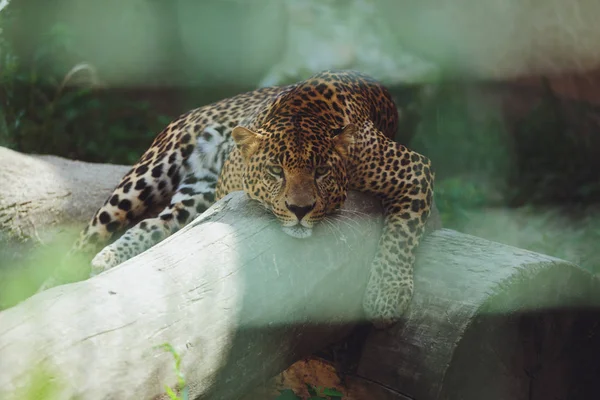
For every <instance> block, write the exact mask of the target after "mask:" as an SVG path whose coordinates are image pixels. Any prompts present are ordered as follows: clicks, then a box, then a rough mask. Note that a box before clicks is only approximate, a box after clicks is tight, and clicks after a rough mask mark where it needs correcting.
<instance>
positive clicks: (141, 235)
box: [71, 70, 435, 328]
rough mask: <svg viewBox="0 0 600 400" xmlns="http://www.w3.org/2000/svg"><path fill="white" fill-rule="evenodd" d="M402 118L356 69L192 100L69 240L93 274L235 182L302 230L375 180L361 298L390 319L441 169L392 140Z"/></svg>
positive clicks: (296, 231) (290, 230)
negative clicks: (378, 208)
mask: <svg viewBox="0 0 600 400" xmlns="http://www.w3.org/2000/svg"><path fill="white" fill-rule="evenodd" d="M398 121H399V114H398V108H397V107H396V105H395V103H394V101H393V98H392V96H391V94H390V92H389V90H388V89H387V88H386V87H385V86H383V85H382V84H381V83H379V82H378V81H377V80H375V79H374V78H372V77H370V76H368V75H366V74H363V73H361V72H357V71H350V70H341V71H340V70H338V71H336V70H328V71H323V72H320V73H317V74H315V75H313V76H311V77H309V78H307V79H306V80H303V81H301V82H298V83H294V84H290V85H286V86H274V87H263V88H258V89H256V90H253V91H250V92H247V93H242V94H238V95H236V96H234V97H231V98H227V99H224V100H221V101H218V102H216V103H213V104H210V105H206V106H203V107H200V108H197V109H195V110H192V111H189V112H187V113H185V114H183V115H181V116H180V117H178V118H177V119H175V120H174V121H173V122H171V123H170V124H169V125H168V126H167V127H166V128H165V129H164V130H163V131H162V132H160V133H159V134H158V136H157V137H156V138H155V139H154V141H153V142H152V144H151V146H150V147H149V148H148V149H147V150H146V151H145V152H144V153H143V155H142V156H141V158H140V159H139V161H138V162H137V163H136V164H135V165H133V167H132V168H131V169H130V170H129V172H127V174H126V175H125V176H124V177H123V178H122V180H121V181H120V183H119V184H118V186H117V187H116V189H114V191H113V192H112V193H111V194H110V196H109V197H108V198H107V200H106V201H105V203H104V204H103V205H102V206H101V207H100V208H99V209H98V210H97V212H96V213H95V214H94V215H93V217H92V218H91V220H90V222H89V223H88V225H87V226H86V227H85V229H84V230H83V231H82V232H81V234H80V236H79V238H78V239H77V241H76V242H75V244H74V246H73V248H72V250H71V252H76V253H88V254H91V255H94V254H95V256H93V258H92V260H91V270H92V275H95V274H98V273H101V272H103V271H106V270H109V269H111V268H114V267H116V266H117V265H119V264H121V263H123V262H124V261H126V260H128V259H130V258H132V257H134V256H135V255H137V254H140V253H142V252H144V251H145V250H147V249H148V248H150V247H152V246H154V245H155V244H157V243H158V242H160V241H162V240H163V239H165V238H166V237H168V236H170V235H172V234H173V233H174V232H176V231H177V230H179V229H181V228H182V227H183V226H185V225H186V224H188V223H189V222H191V221H192V220H193V219H194V218H195V217H196V216H198V215H200V214H202V213H203V212H205V211H206V210H207V209H208V208H209V207H211V205H212V204H214V203H215V202H216V201H218V200H219V199H221V198H223V197H224V196H225V195H227V194H229V193H231V192H234V191H244V192H245V193H246V195H247V196H248V197H249V198H250V199H252V200H254V201H257V202H259V203H260V204H261V205H262V206H264V207H265V208H267V209H268V210H269V211H270V212H271V213H272V214H273V215H274V216H275V217H276V219H277V220H278V221H279V223H280V225H281V229H282V230H283V231H284V232H285V233H286V234H288V235H290V236H293V237H295V238H298V239H302V238H306V237H309V236H310V235H311V232H312V230H313V227H314V226H315V225H316V224H318V223H319V222H320V221H322V220H323V219H324V218H326V217H327V216H329V215H335V213H337V212H339V211H340V210H341V209H342V207H343V205H344V202H345V200H346V198H347V194H348V192H349V191H360V192H365V193H367V194H370V195H372V196H374V197H376V198H377V199H379V201H380V202H381V205H382V210H383V221H384V222H383V229H382V233H381V236H380V239H379V242H378V245H377V250H376V253H375V256H374V258H373V261H372V263H371V265H370V271H369V278H368V280H367V284H366V289H365V292H364V294H363V300H362V306H363V311H364V314H365V316H366V318H367V319H368V320H369V321H371V322H372V323H373V324H374V325H375V326H376V327H379V328H385V327H389V326H390V325H393V324H394V323H395V322H397V321H398V320H399V319H400V318H401V317H402V315H403V314H404V313H405V312H406V310H407V308H408V306H409V304H410V301H411V299H412V296H413V290H414V283H413V268H414V263H415V254H416V249H417V247H418V245H419V242H420V240H421V238H422V236H423V233H424V228H425V224H426V222H427V219H428V217H429V214H430V211H431V205H432V197H433V182H434V178H435V174H434V172H433V168H432V165H431V161H430V160H429V159H428V158H427V157H425V156H423V155H421V154H419V153H417V152H415V151H412V150H410V149H409V148H407V147H406V146H405V145H403V144H400V143H398V142H396V141H394V137H395V135H396V133H397V130H398ZM118 234H122V235H121V236H120V237H118V238H116V239H115V237H117V235H118Z"/></svg>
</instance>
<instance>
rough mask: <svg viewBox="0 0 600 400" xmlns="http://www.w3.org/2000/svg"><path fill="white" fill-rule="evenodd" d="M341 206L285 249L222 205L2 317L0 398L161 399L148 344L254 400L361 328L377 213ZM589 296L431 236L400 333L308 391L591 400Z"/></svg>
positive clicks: (269, 227) (232, 206)
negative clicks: (43, 389) (343, 376)
mask: <svg viewBox="0 0 600 400" xmlns="http://www.w3.org/2000/svg"><path fill="white" fill-rule="evenodd" d="M4 154H6V153H3V154H2V155H4ZM25 157H27V156H25ZM1 162H3V158H2V157H0V163H1ZM102 168H103V167H102ZM124 168H125V170H126V167H124ZM68 172H69V171H68V169H67V170H66V171H65V175H64V176H63V178H64V177H65V176H67V177H68V176H69V174H68ZM108 175H110V174H107V175H106V176H108ZM21 176H23V177H24V178H23V182H22V183H21V184H23V185H26V184H27V183H26V182H24V181H25V180H26V174H25V173H22V175H21ZM119 177H120V173H119V174H116V173H115V175H114V179H115V182H116V181H117V180H118V179H119ZM14 185H15V184H14V183H13V187H15V186H14ZM44 185H45V186H44ZM112 185H113V184H110V185H108V188H107V189H106V193H108V191H110V189H111V188H112ZM30 187H32V188H40V187H41V188H45V189H44V190H49V189H50V188H51V187H52V182H48V183H46V181H41V182H40V183H39V186H36V185H32V186H30ZM2 195H3V196H5V193H2ZM23 195H24V196H27V195H28V192H24V194H23ZM104 196H105V195H104V194H102V195H99V198H100V200H98V201H99V202H100V203H101V202H102V201H104ZM96 206H97V205H93V206H92V208H94V207H96ZM346 208H347V209H348V210H349V211H347V215H346V217H350V220H348V219H347V218H340V219H338V220H337V221H335V222H334V225H331V226H329V225H327V224H322V225H321V226H320V228H319V229H316V231H315V233H314V236H313V237H312V238H311V239H308V240H304V241H298V240H296V239H292V238H290V237H288V236H286V235H284V234H282V233H281V229H280V227H279V226H278V224H277V223H276V221H274V220H273V219H272V218H270V217H269V214H268V213H267V212H266V211H264V210H262V209H261V208H260V207H257V206H256V205H255V204H254V203H252V202H249V201H248V200H246V199H245V197H244V196H243V195H242V194H241V193H235V194H232V195H230V196H228V197H227V198H226V199H223V200H222V201H221V202H219V203H217V204H216V205H215V206H214V207H213V208H211V210H210V211H209V212H207V213H206V214H204V215H203V216H202V217H200V218H199V219H197V220H196V221H194V222H193V223H192V224H190V226H188V227H186V228H185V229H183V230H182V231H180V232H178V233H177V234H175V235H174V236H172V237H170V238H168V239H167V240H165V241H164V242H162V243H160V244H159V245H158V246H156V247H154V248H152V249H150V250H149V251H147V252H145V253H143V254H141V255H140V256H138V257H135V258H134V259H132V260H130V261H128V262H126V263H125V264H123V265H122V266H120V267H117V268H115V269H114V270H111V271H109V272H107V273H105V274H101V275H99V276H97V277H95V278H92V279H89V280H86V281H83V282H79V283H75V284H69V285H64V286H60V287H56V288H53V289H51V290H48V291H46V292H43V293H40V294H37V295H35V296H33V297H31V298H30V299H28V300H26V301H24V302H22V303H21V304H19V305H17V306H15V307H13V308H11V309H7V310H4V311H2V312H0V371H1V372H2V373H1V374H0V398H2V399H5V398H6V399H12V398H26V397H25V396H23V395H22V393H23V392H26V391H27V390H32V389H31V388H35V387H36V386H35V385H33V384H32V379H34V380H36V383H37V386H38V387H39V386H40V382H39V381H40V380H42V381H43V379H42V378H40V377H44V376H45V377H48V376H51V377H52V381H51V382H52V384H53V385H54V386H55V390H56V395H55V398H74V397H80V398H85V399H105V398H118V399H136V400H137V399H151V398H154V399H160V398H165V397H164V395H162V393H164V391H165V389H164V385H165V384H166V385H169V386H171V387H173V386H175V384H176V382H177V377H176V373H175V372H174V364H175V363H174V361H173V358H172V356H171V355H170V354H168V353H166V352H164V350H161V349H157V348H156V346H159V345H161V344H163V343H169V344H170V345H171V346H173V348H174V349H175V350H176V351H177V353H178V354H179V355H180V356H181V359H182V363H181V371H182V372H183V373H184V374H185V379H186V383H187V387H188V390H189V392H190V398H214V399H229V398H232V399H234V398H240V397H241V396H242V395H248V396H252V394H251V390H252V388H254V387H256V386H260V385H261V383H264V382H265V380H267V379H268V378H269V377H272V376H274V375H276V374H278V373H280V372H281V371H283V370H285V369H286V368H287V367H288V366H290V365H291V364H292V363H294V362H295V361H298V360H300V359H302V358H303V357H305V356H308V355H310V354H313V353H314V352H315V351H316V350H319V349H322V348H324V347H326V346H327V345H328V344H329V343H332V342H335V341H337V340H338V339H340V338H342V337H344V336H345V335H346V334H347V333H348V332H349V331H350V330H351V329H352V328H353V327H354V326H355V325H356V324H357V322H359V321H362V320H361V315H362V314H361V307H360V304H361V296H362V293H363V291H364V286H365V282H366V279H367V274H368V269H367V266H368V265H369V264H370V260H371V258H372V256H373V254H374V251H375V246H376V242H377V238H378V235H379V232H380V227H381V219H380V214H379V207H378V206H377V204H376V202H374V201H372V200H371V199H369V198H367V197H365V196H363V195H360V194H357V193H351V196H350V199H349V202H348V203H347V205H346ZM352 210H353V211H357V212H353V211H352ZM92 212H93V211H92ZM86 218H87V216H86ZM81 222H83V220H82V221H81ZM599 294H600V286H599V284H598V281H597V280H596V279H593V278H592V277H591V276H590V274H589V273H587V272H586V271H583V270H582V269H580V268H578V267H577V266H575V265H573V264H570V263H567V262H564V261H562V260H558V259H555V258H551V257H547V256H543V255H540V254H536V253H532V252H528V251H524V250H521V249H516V248H513V247H510V246H504V245H500V244H497V243H492V242H489V241H486V240H483V239H479V238H475V237H472V236H468V235H463V234H460V233H457V232H453V231H448V230H443V231H437V232H434V233H433V234H432V235H430V236H429V237H427V238H426V239H425V241H424V243H423V245H422V247H421V249H420V253H419V257H418V265H417V268H416V272H415V297H414V300H413V304H412V307H411V310H410V312H409V314H408V315H407V319H406V321H404V322H403V323H401V324H399V325H398V326H396V327H394V328H392V329H391V330H388V331H383V332H371V334H370V336H369V337H368V339H367V342H366V345H365V347H364V350H363V352H362V356H361V358H360V361H359V365H358V368H357V369H356V371H354V373H352V374H350V375H348V377H347V380H346V384H347V386H343V385H342V384H341V382H339V381H335V379H337V377H335V376H333V377H332V380H331V381H329V383H323V374H322V373H319V374H316V375H317V376H316V378H315V380H314V381H312V382H313V383H315V384H316V385H319V384H321V383H323V385H328V386H336V387H338V388H339V389H340V390H342V391H344V392H345V393H346V397H345V399H365V398H373V399H382V400H386V399H402V400H405V399H429V398H431V399H458V398H461V399H482V398H485V399H492V400H494V399H506V398H510V399H517V400H519V399H528V400H529V399H546V398H556V396H559V397H558V398H569V399H572V398H575V399H579V398H598V397H600V388H599V387H598V383H597V382H598V381H597V380H596V377H597V376H600V367H599V363H598V361H597V354H599V352H600V340H599V336H600V335H599V329H600V328H599V327H598V324H597V321H598V320H600V313H599V312H598V309H599V308H600V299H599V298H598V297H599ZM299 365H300V364H295V365H294V367H292V368H291V369H288V370H287V371H286V372H285V373H284V374H283V375H280V376H279V377H278V378H277V381H278V382H279V386H277V387H284V386H286V385H287V386H290V385H291V382H292V381H293V379H292V378H293V376H294V374H297V373H299V371H300V372H301V371H302V369H301V368H299ZM40 371H41V372H40ZM302 379H304V380H307V379H308V378H306V377H304V376H303V378H302ZM310 382H311V381H309V383H310ZM302 383H304V382H302ZM302 387H304V385H302ZM269 389H273V386H267V387H266V391H267V392H269ZM276 393H277V392H276V391H275V392H269V394H276ZM530 393H534V394H533V395H530ZM549 393H552V396H551V395H550V394H549ZM572 394H574V395H573V396H572ZM161 396H162V397H161ZM255 396H258V397H254V398H258V399H261V400H263V399H265V398H269V397H267V396H266V395H265V391H264V390H263V392H262V394H260V395H255ZM261 396H262V397H261ZM365 396H370V397H365ZM560 396H562V397H560ZM32 398H36V397H35V396H34V397H32ZM37 398H40V397H39V396H38V397H37Z"/></svg>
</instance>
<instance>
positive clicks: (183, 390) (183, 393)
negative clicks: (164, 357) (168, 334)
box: [155, 343, 189, 400]
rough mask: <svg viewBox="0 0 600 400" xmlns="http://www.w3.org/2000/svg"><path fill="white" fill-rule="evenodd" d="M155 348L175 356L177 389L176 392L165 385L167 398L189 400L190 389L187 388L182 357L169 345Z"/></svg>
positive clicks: (164, 344)
mask: <svg viewBox="0 0 600 400" xmlns="http://www.w3.org/2000/svg"><path fill="white" fill-rule="evenodd" d="M155 348H157V349H162V350H164V351H168V352H169V353H171V354H172V355H173V358H174V359H175V373H176V374H177V387H176V389H175V390H173V389H172V388H171V387H169V386H168V385H166V384H165V386H164V388H165V391H166V393H167V396H169V398H170V399H171V400H188V399H189V393H188V387H187V386H186V383H185V377H184V375H183V372H182V371H181V356H180V355H179V353H177V351H175V349H174V348H173V346H171V345H170V344H169V343H163V344H161V345H158V346H156V347H155ZM177 392H179V393H180V395H179V394H177Z"/></svg>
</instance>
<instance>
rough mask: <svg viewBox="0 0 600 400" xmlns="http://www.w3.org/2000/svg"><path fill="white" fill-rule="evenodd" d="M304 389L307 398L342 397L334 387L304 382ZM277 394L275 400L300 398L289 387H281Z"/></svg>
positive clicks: (314, 399)
mask: <svg viewBox="0 0 600 400" xmlns="http://www.w3.org/2000/svg"><path fill="white" fill-rule="evenodd" d="M306 389H307V390H308V394H309V395H310V397H309V398H308V399H307V400H319V399H328V400H335V399H342V397H343V394H342V393H341V392H340V391H338V390H337V389H335V388H325V387H320V386H313V385H310V384H308V383H307V384H306ZM279 393H280V394H279V396H277V397H276V399H275V400H301V398H300V397H299V396H298V395H297V394H295V393H294V391H293V390H291V389H283V390H280V391H279Z"/></svg>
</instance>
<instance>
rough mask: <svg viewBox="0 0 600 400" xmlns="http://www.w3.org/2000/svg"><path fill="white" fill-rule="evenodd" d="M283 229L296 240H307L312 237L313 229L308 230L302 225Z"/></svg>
mask: <svg viewBox="0 0 600 400" xmlns="http://www.w3.org/2000/svg"><path fill="white" fill-rule="evenodd" d="M281 229H282V230H283V231H284V232H285V233H287V234H288V235H290V236H292V237H295V238H296V239H306V238H307V237H310V236H311V235H312V229H311V228H306V227H304V226H302V225H294V226H283V227H282V228H281Z"/></svg>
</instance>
